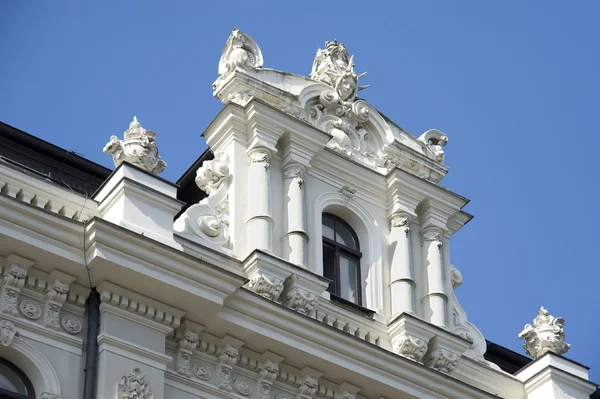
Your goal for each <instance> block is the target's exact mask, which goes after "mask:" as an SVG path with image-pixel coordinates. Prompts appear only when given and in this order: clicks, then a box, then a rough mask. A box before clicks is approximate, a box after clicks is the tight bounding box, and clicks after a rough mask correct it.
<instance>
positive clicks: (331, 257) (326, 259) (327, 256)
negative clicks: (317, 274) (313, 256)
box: [323, 245, 336, 294]
mask: <svg viewBox="0 0 600 399" xmlns="http://www.w3.org/2000/svg"><path fill="white" fill-rule="evenodd" d="M323 276H325V277H327V278H328V279H330V280H331V281H332V283H331V284H330V285H329V288H328V289H327V291H329V292H331V293H334V294H335V293H336V286H335V281H336V279H335V249H333V248H331V247H330V246H328V245H323Z"/></svg>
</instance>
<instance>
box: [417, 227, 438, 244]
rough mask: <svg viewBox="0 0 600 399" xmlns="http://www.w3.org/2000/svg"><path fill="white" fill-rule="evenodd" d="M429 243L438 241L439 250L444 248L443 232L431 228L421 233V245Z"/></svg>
mask: <svg viewBox="0 0 600 399" xmlns="http://www.w3.org/2000/svg"><path fill="white" fill-rule="evenodd" d="M427 241H431V242H433V241H437V243H436V245H437V246H438V248H441V247H442V231H441V229H438V228H430V229H426V230H424V231H422V232H421V245H424V243H425V242H427Z"/></svg>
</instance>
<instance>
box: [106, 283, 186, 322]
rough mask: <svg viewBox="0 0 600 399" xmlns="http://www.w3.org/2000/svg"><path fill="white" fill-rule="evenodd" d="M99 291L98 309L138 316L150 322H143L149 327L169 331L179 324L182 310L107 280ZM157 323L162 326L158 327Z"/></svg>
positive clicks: (130, 316) (133, 316)
mask: <svg viewBox="0 0 600 399" xmlns="http://www.w3.org/2000/svg"><path fill="white" fill-rule="evenodd" d="M97 290H98V292H99V293H100V300H101V301H102V303H101V304H100V311H110V312H112V313H116V314H121V315H122V314H123V313H124V312H125V313H128V314H127V316H126V317H129V318H136V319H138V321H140V317H141V318H143V319H146V320H147V321H149V322H151V323H150V324H148V322H147V321H145V322H143V323H144V324H146V325H148V326H149V327H152V328H155V329H158V330H161V331H165V332H167V333H170V332H171V331H173V330H174V329H176V328H177V327H179V325H180V324H181V318H182V317H183V315H184V312H183V311H181V310H178V309H175V308H173V307H171V306H168V305H165V304H163V303H160V302H157V301H155V300H153V299H150V298H147V297H144V296H143V295H139V294H137V293H135V292H131V291H128V290H126V289H124V288H122V287H119V286H117V285H115V284H112V283H109V282H106V281H105V282H103V283H102V284H100V285H99V286H98V288H97ZM159 325H162V326H164V327H165V328H163V327H159Z"/></svg>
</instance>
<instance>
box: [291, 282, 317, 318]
mask: <svg viewBox="0 0 600 399" xmlns="http://www.w3.org/2000/svg"><path fill="white" fill-rule="evenodd" d="M318 299H319V298H318V296H317V295H316V294H315V293H313V292H310V291H308V290H304V289H302V288H300V287H294V288H292V289H291V290H289V291H288V292H287V293H286V296H285V300H284V305H285V306H286V307H288V308H290V309H292V310H295V311H296V312H298V313H300V314H303V315H307V316H310V315H311V314H312V312H313V311H314V310H315V305H316V304H317V300H318Z"/></svg>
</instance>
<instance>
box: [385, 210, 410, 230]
mask: <svg viewBox="0 0 600 399" xmlns="http://www.w3.org/2000/svg"><path fill="white" fill-rule="evenodd" d="M389 219H390V228H394V227H404V226H406V227H408V226H409V225H410V222H412V220H413V216H412V215H411V214H410V213H408V212H405V211H399V212H395V213H394V214H392V215H391V216H390V217H389Z"/></svg>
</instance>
